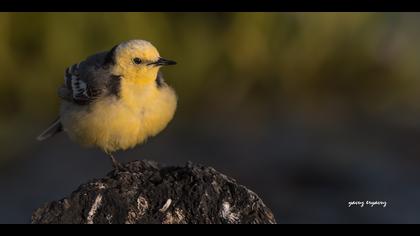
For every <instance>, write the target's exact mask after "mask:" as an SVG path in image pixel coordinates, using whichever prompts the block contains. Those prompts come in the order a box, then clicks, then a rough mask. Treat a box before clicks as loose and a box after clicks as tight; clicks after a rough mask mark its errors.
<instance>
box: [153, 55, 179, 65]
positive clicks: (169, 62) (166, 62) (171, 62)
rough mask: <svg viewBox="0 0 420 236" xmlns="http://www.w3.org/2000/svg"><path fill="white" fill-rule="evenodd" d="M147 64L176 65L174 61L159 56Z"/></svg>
mask: <svg viewBox="0 0 420 236" xmlns="http://www.w3.org/2000/svg"><path fill="white" fill-rule="evenodd" d="M148 65H154V66H170V65H176V62H175V61H172V60H168V59H165V58H163V57H159V59H158V60H157V61H155V62H152V63H149V64H148Z"/></svg>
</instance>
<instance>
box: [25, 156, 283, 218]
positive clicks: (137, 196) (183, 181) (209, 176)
mask: <svg viewBox="0 0 420 236" xmlns="http://www.w3.org/2000/svg"><path fill="white" fill-rule="evenodd" d="M32 223H34V224H54V223H56V224H57V223H58V224H86V223H87V224H109V223H112V224H124V223H126V224H142V223H157V224H161V223H168V224H178V223H204V224H206V223H207V224H208V223H210V224H219V223H227V224H235V223H241V224H248V223H255V224H269V223H276V221H275V219H274V216H273V214H272V212H271V210H270V209H268V208H267V207H266V206H265V205H264V203H263V202H262V201H261V199H260V198H259V197H258V196H257V195H256V194H255V193H253V192H252V191H250V190H248V189H247V188H245V187H244V186H241V185H239V184H237V183H236V181H235V180H233V179H231V178H229V177H227V176H225V175H223V174H221V173H219V172H217V171H216V170H214V169H213V168H211V167H202V166H197V165H193V164H192V163H188V164H187V166H185V167H161V166H159V165H158V164H157V163H156V162H152V161H135V162H131V163H128V164H125V165H124V171H120V172H118V173H115V172H111V173H109V174H108V175H107V177H106V178H103V179H98V180H92V181H90V182H89V183H87V184H83V185H81V186H80V187H79V188H78V189H77V190H76V191H74V192H73V193H72V194H71V195H70V197H67V198H64V199H62V200H59V201H53V202H50V203H47V204H46V205H45V206H43V207H41V208H39V209H37V210H36V211H35V212H34V213H33V215H32Z"/></svg>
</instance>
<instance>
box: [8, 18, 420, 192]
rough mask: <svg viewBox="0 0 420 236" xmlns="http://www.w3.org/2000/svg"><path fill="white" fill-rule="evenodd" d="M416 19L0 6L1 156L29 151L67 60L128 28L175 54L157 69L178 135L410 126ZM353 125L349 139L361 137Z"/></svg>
mask: <svg viewBox="0 0 420 236" xmlns="http://www.w3.org/2000/svg"><path fill="white" fill-rule="evenodd" d="M419 20H420V15H419V14H414V13H404V14H399V13H0V72H1V78H0V111H1V113H0V130H1V131H0V140H1V142H0V148H1V149H0V150H1V153H2V154H1V160H0V161H2V162H3V163H4V162H5V161H10V162H12V161H15V159H19V160H20V159H23V158H30V155H28V154H27V153H28V152H29V153H30V152H31V150H34V149H31V148H33V147H36V146H37V145H39V144H38V143H36V142H35V141H34V137H35V136H36V135H37V134H38V133H39V132H40V131H42V129H43V128H44V127H46V126H47V125H48V123H49V122H50V121H52V120H53V119H54V118H55V116H56V114H57V111H58V107H59V100H58V99H57V95H56V94H57V88H58V86H59V85H60V84H61V83H62V81H63V73H64V70H65V68H66V67H67V66H69V65H71V64H73V63H75V62H78V61H80V60H81V59H84V58H86V57H87V56H89V55H90V54H93V53H95V52H98V51H104V50H108V49H110V48H111V47H112V46H113V45H115V44H117V43H119V42H121V41H124V40H128V39H133V38H141V39H146V40H148V41H151V42H152V43H153V44H154V45H155V46H156V47H157V48H158V49H159V51H160V53H161V55H162V56H164V57H167V58H170V59H173V60H176V61H177V62H178V63H179V64H178V65H177V66H176V67H170V68H165V69H164V75H165V78H166V80H167V81H168V83H169V84H171V85H172V86H173V87H175V89H176V91H177V93H178V95H179V109H178V111H177V114H176V118H175V121H174V122H173V123H174V124H173V126H174V129H175V131H174V132H176V133H177V134H180V135H185V132H184V131H185V129H192V128H194V129H195V128H198V129H202V130H205V129H209V130H211V129H216V130H217V129H219V130H225V129H229V128H228V127H236V129H235V132H234V134H232V132H230V133H229V132H228V133H227V134H226V135H227V136H229V135H231V136H234V137H236V140H239V141H237V142H239V143H241V141H240V140H241V139H240V138H241V137H242V138H244V136H245V137H246V136H247V135H248V136H249V135H255V137H256V138H257V139H258V137H261V136H259V133H258V132H259V130H262V127H265V128H266V129H268V130H275V129H271V127H275V126H277V125H279V124H281V123H282V122H284V123H283V124H286V125H285V126H288V124H291V123H295V122H298V123H299V124H301V125H300V127H303V128H302V129H304V128H305V127H315V128H317V129H320V130H322V131H321V135H322V134H323V135H326V134H328V133H329V132H332V133H334V132H337V131H336V130H337V129H342V128H343V127H345V128H348V129H353V128H354V126H352V125H350V124H352V122H356V123H357V122H359V121H360V120H362V121H363V123H364V124H367V126H369V125H371V124H376V125H377V124H378V123H384V124H386V125H385V126H384V127H388V128H389V127H397V130H399V131H401V130H402V131H404V132H405V131H406V130H416V131H418V130H419V126H420V123H419V121H420V102H419V101H420V92H419V88H420V66H419V59H420V56H419V55H420V46H419V45H420V44H419V42H420V28H419V27H418V22H419ZM286 121H287V122H289V123H287V122H286ZM358 128H359V131H360V132H359V133H358V135H360V136H357V137H365V138H366V137H368V136H363V135H364V132H365V130H364V128H360V127H358ZM379 129H382V128H379ZM383 129H386V128H383ZM306 130H307V131H306V132H307V133H308V135H311V134H313V133H312V132H313V129H310V128H308V129H306ZM203 132H204V131H203ZM215 132H217V131H215ZM221 132H222V131H221ZM225 132H226V130H225ZM275 132H278V130H276V131H275ZM383 132H386V131H384V130H383ZM292 133H293V132H292ZM388 134H389V133H388ZM393 134H395V133H392V134H389V135H393ZM416 134H417V133H416ZM223 135H224V134H223ZM305 137H306V136H305ZM369 137H370V136H369ZM397 137H405V133H404V134H402V135H401V136H397ZM274 138H275V136H274ZM286 139H287V138H286ZM305 140H306V139H305ZM405 140H408V138H407V139H405ZM283 141H285V140H283ZM330 141H331V140H330ZM278 142H282V141H281V140H278ZM305 142H306V141H305ZM305 142H303V144H302V145H306V144H307V143H305ZM410 143H411V144H414V141H411V142H410ZM373 145H374V144H373ZM378 145H379V146H381V147H382V148H383V150H385V151H384V152H385V153H388V152H386V150H387V145H386V144H383V143H380V144H378ZM331 146H333V148H332V150H336V149H339V147H338V146H334V144H331ZM225 148H226V149H229V145H227V147H225ZM277 148H278V146H277V145H276V144H275V143H274V144H273V145H272V149H273V150H272V152H273V153H276V154H279V155H280V156H287V153H286V152H284V151H282V150H281V149H277ZM302 148H304V147H303V146H302ZM215 152H216V153H217V151H215ZM333 152H334V151H333ZM25 153H26V154H25ZM414 153H420V151H418V150H417V149H416V150H415V151H414ZM279 155H277V156H279ZM314 155H318V154H316V153H315V154H314ZM320 155H321V154H320ZM349 155H350V156H351V155H352V154H349ZM277 156H276V157H277ZM344 156H345V155H344ZM237 159H240V158H239V157H237ZM256 159H257V158H256ZM286 159H287V158H286ZM344 159H345V160H347V159H346V158H344ZM223 160H224V161H228V160H229V159H228V157H226V158H224V159H223ZM349 160H350V159H349ZM238 161H239V160H238ZM238 176H241V175H240V174H238ZM257 184H259V183H257Z"/></svg>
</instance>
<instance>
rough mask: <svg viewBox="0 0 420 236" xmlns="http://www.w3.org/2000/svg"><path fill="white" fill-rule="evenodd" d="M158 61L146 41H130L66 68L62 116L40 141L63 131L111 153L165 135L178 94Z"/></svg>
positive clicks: (61, 91) (163, 61)
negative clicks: (167, 80) (160, 133)
mask: <svg viewBox="0 0 420 236" xmlns="http://www.w3.org/2000/svg"><path fill="white" fill-rule="evenodd" d="M174 64H176V62H174V61H171V60H167V59H164V58H162V57H160V55H159V52H158V51H157V49H156V48H155V47H154V46H153V45H152V44H151V43H149V42H147V41H145V40H130V41H126V42H123V43H120V44H118V45H116V46H114V47H113V48H112V49H111V50H109V51H106V52H101V53H98V54H95V55H93V56H90V57H88V58H87V59H86V60H84V61H82V62H80V63H79V64H75V65H72V66H71V67H69V68H67V70H66V72H65V76H64V84H63V86H61V88H60V89H59V96H60V98H61V108H60V115H59V117H58V118H57V119H56V120H55V121H54V122H53V124H52V125H51V126H50V127H48V128H47V129H46V130H45V131H44V132H43V133H42V134H40V135H39V136H38V138H37V139H38V140H40V141H41V140H45V139H47V138H50V137H52V136H53V135H54V134H56V133H58V132H60V131H62V130H64V131H65V132H66V133H67V134H68V135H69V136H70V138H71V139H72V140H74V141H76V142H78V143H80V144H81V145H83V146H87V147H99V148H100V149H102V150H103V151H104V152H105V153H107V154H108V155H109V156H110V158H111V160H112V162H113V165H114V168H115V169H116V170H119V169H120V165H119V163H118V162H117V161H116V160H115V158H114V157H113V155H112V153H113V152H115V151H117V150H126V149H128V148H133V147H134V146H136V145H137V144H140V143H143V142H144V141H145V140H146V139H147V138H148V137H152V136H154V135H156V134H158V133H159V132H160V131H162V130H163V129H164V128H165V127H166V125H167V124H168V123H169V121H170V120H171V119H172V117H173V115H174V113H175V110H176V106H177V96H176V94H175V91H174V90H173V89H172V88H171V87H169V86H168V85H167V84H166V83H165V81H164V80H163V77H162V74H161V72H160V71H159V69H160V67H161V66H166V65H174Z"/></svg>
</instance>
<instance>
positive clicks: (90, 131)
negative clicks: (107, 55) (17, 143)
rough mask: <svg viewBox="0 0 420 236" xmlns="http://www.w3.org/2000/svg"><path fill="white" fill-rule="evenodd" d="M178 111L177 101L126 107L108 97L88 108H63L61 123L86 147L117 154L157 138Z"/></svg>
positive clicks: (140, 103) (64, 106)
mask: <svg viewBox="0 0 420 236" xmlns="http://www.w3.org/2000/svg"><path fill="white" fill-rule="evenodd" d="M156 105H159V106H156ZM175 108H176V99H175V100H174V99H172V100H171V99H169V100H162V101H160V104H155V103H147V102H141V101H139V102H137V103H136V104H132V103H131V104H126V103H123V102H122V101H121V100H119V99H117V98H116V97H109V98H105V99H102V100H101V101H98V102H96V103H95V104H92V106H89V107H82V106H77V105H74V104H63V106H62V110H65V109H67V110H68V111H67V112H62V117H61V120H62V124H63V127H64V130H65V131H66V132H67V133H68V134H69V136H70V138H71V139H73V140H75V141H77V142H78V143H80V144H82V145H83V146H97V147H99V148H101V149H102V150H104V151H106V152H114V151H117V150H125V149H128V148H132V147H134V146H135V145H137V144H139V143H142V142H144V141H145V140H146V139H147V138H148V137H151V136H154V135H156V134H158V133H159V132H160V131H161V130H163V129H164V128H165V127H166V125H167V124H168V123H169V121H170V120H171V119H172V117H173V114H174V112H175ZM69 111H70V112H69Z"/></svg>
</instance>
